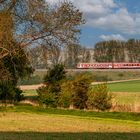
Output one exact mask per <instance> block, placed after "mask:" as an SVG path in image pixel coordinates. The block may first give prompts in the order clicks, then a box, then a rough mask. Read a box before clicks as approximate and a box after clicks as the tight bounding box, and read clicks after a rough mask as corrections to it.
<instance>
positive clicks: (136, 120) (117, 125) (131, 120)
mask: <svg viewBox="0 0 140 140" xmlns="http://www.w3.org/2000/svg"><path fill="white" fill-rule="evenodd" d="M0 131H1V132H0V139H4V140H9V139H10V140H19V139H26V140H32V139H34V140H48V139H50V140H61V139H62V140H63V139H64V140H77V139H80V140H82V139H83V140H85V139H87V140H93V139H94V140H99V139H100V140H106V139H107V140H123V139H127V140H138V139H139V138H140V133H139V132H140V114H138V113H137V114H135V113H117V112H116V113H111V112H85V111H78V110H77V111H75V110H61V109H39V108H37V107H32V106H16V107H14V108H9V109H8V110H7V112H2V111H1V112H0ZM131 132H133V133H131Z"/></svg>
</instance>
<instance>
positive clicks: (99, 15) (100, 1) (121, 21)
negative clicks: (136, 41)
mask: <svg viewBox="0 0 140 140" xmlns="http://www.w3.org/2000/svg"><path fill="white" fill-rule="evenodd" d="M46 1H47V2H49V3H51V4H53V3H57V2H59V1H63V0H46ZM70 1H72V2H73V3H74V4H75V6H76V7H78V8H79V9H81V11H83V13H84V15H85V18H86V21H87V22H86V25H87V26H91V27H94V28H100V29H105V30H110V31H111V30H115V31H118V32H120V33H121V34H122V33H123V34H140V13H137V14H133V13H131V12H129V11H128V9H127V8H126V7H122V6H119V4H117V3H115V1H114V0H70Z"/></svg>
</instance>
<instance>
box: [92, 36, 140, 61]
mask: <svg viewBox="0 0 140 140" xmlns="http://www.w3.org/2000/svg"><path fill="white" fill-rule="evenodd" d="M94 59H95V61H97V62H140V40H135V39H130V40H128V41H116V40H111V41H103V42H99V43H97V44H96V45H95V49H94Z"/></svg>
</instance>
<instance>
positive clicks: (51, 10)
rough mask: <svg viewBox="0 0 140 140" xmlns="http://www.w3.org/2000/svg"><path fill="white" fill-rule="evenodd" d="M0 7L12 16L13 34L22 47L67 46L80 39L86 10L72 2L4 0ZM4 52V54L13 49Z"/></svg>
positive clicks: (2, 55)
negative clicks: (83, 12) (80, 26)
mask: <svg viewBox="0 0 140 140" xmlns="http://www.w3.org/2000/svg"><path fill="white" fill-rule="evenodd" d="M0 7H1V9H2V11H3V10H7V11H9V13H10V16H12V21H13V24H14V28H13V34H14V37H15V39H16V41H18V43H19V44H20V47H27V46H32V45H37V44H41V45H45V46H50V47H55V46H57V47H56V48H58V47H60V46H61V47H64V46H66V45H67V44H70V43H74V42H76V41H78V38H77V33H79V32H80V29H79V25H81V24H83V23H84V20H83V19H82V13H81V12H80V11H79V10H78V9H77V8H75V7H74V6H73V4H72V3H71V2H62V3H59V4H57V5H55V6H49V4H48V3H46V1H45V0H25V1H23V0H1V1H0ZM4 49H5V48H4ZM14 51H15V50H14ZM1 53H2V54H1V58H3V57H5V56H6V55H8V54H9V50H7V51H6V50H5V52H4V51H3V52H1Z"/></svg>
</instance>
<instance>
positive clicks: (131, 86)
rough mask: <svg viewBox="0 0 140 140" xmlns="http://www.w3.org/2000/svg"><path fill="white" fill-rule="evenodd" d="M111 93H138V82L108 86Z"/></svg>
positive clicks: (139, 88)
mask: <svg viewBox="0 0 140 140" xmlns="http://www.w3.org/2000/svg"><path fill="white" fill-rule="evenodd" d="M108 88H109V90H110V91H111V92H140V80H137V81H129V82H120V83H112V84H108Z"/></svg>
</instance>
